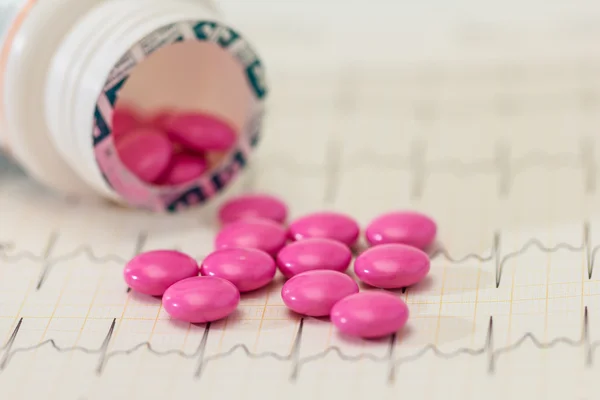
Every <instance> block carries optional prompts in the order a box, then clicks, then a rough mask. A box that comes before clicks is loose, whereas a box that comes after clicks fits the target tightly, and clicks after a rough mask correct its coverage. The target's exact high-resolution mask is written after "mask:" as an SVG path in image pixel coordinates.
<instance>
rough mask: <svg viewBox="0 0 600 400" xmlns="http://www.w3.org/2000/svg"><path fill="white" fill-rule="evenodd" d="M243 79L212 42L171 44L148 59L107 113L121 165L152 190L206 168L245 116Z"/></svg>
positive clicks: (232, 141) (220, 156) (218, 158)
mask: <svg viewBox="0 0 600 400" xmlns="http://www.w3.org/2000/svg"><path fill="white" fill-rule="evenodd" d="M207 60H209V62H207ZM245 79H246V78H245V74H244V71H243V69H242V66H241V65H240V64H239V63H238V62H237V61H236V60H235V59H234V58H233V57H232V56H231V54H229V53H227V52H225V51H223V49H221V48H220V47H219V46H218V45H217V44H215V43H211V42H198V41H187V42H179V43H175V44H173V45H171V46H168V47H164V48H162V49H159V50H157V51H156V52H154V53H153V54H151V55H150V56H149V57H148V58H147V59H145V60H144V61H142V62H141V63H140V64H139V65H137V66H136V67H135V68H134V69H133V70H132V72H131V74H130V76H129V79H128V80H127V82H126V83H125V84H124V85H123V87H122V89H121V91H120V92H119V98H118V99H117V101H116V103H115V108H114V110H113V117H112V129H113V136H114V142H115V149H116V151H117V155H118V156H119V158H120V160H121V162H122V163H123V164H124V166H125V167H126V168H128V169H129V172H131V173H132V174H134V175H136V176H137V177H138V178H139V179H140V180H142V181H144V182H146V183H148V184H154V185H158V186H170V185H180V184H185V183H189V182H191V181H193V180H194V179H196V178H199V177H201V176H202V175H203V174H205V173H208V172H209V171H211V170H214V169H215V168H216V167H218V165H219V164H220V163H222V162H223V160H224V157H225V155H226V154H227V153H228V152H229V151H230V150H232V149H233V148H234V146H235V145H236V143H237V142H238V140H239V138H240V132H241V131H242V129H243V128H244V124H245V122H246V121H247V120H248V119H249V118H250V116H251V115H250V114H251V112H250V111H251V105H252V94H251V92H250V89H249V88H248V85H246V83H245Z"/></svg>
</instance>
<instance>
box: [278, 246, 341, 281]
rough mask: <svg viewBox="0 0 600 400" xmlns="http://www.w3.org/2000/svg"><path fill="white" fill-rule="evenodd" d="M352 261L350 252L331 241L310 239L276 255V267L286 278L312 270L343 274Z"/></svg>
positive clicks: (286, 247) (286, 248) (284, 249)
mask: <svg viewBox="0 0 600 400" xmlns="http://www.w3.org/2000/svg"><path fill="white" fill-rule="evenodd" d="M351 261H352V252H351V251H350V249H349V248H348V246H346V245H345V244H343V243H340V242H338V241H337V240H333V239H323V238H311V239H304V240H300V241H298V242H294V243H291V244H289V245H287V246H285V247H284V248H283V249H282V250H281V251H280V252H279V254H277V266H278V267H279V270H280V271H281V273H282V274H283V276H285V277H286V278H291V277H292V276H294V275H297V274H301V273H303V272H306V271H313V270H320V269H326V270H332V271H339V272H344V271H346V269H348V266H349V265H350V262H351Z"/></svg>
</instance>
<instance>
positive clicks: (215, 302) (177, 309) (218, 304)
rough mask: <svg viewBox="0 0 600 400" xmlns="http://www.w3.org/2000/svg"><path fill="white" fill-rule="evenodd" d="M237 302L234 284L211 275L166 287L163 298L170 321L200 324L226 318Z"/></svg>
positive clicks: (238, 301) (185, 280)
mask: <svg viewBox="0 0 600 400" xmlns="http://www.w3.org/2000/svg"><path fill="white" fill-rule="evenodd" d="M239 303H240V292H239V291H238V290H237V288H236V287H235V285H234V284H233V283H231V282H229V281H227V280H225V279H221V278H217V277H214V276H195V277H193V278H187V279H184V280H182V281H179V282H177V283H175V284H173V285H172V286H171V287H169V288H168V289H167V290H166V291H165V294H164V296H163V298H162V304H163V307H164V308H165V311H166V312H167V313H168V314H169V315H170V316H171V317H173V318H175V319H178V320H181V321H185V322H190V323H192V324H201V323H205V322H212V321H217V320H219V319H222V318H225V317H227V316H228V315H230V314H231V313H233V312H234V311H235V309H236V308H237V306H238V304H239Z"/></svg>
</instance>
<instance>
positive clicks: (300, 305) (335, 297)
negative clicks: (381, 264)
mask: <svg viewBox="0 0 600 400" xmlns="http://www.w3.org/2000/svg"><path fill="white" fill-rule="evenodd" d="M355 293H358V285H357V284H356V282H354V280H353V279H352V278H350V277H349V276H348V275H346V274H343V273H341V272H337V271H327V270H321V271H309V272H304V273H302V274H299V275H296V276H294V277H293V278H292V279H290V280H289V281H287V282H286V283H285V284H284V285H283V288H282V289H281V298H282V299H283V302H284V303H285V305H286V306H287V307H288V308H289V309H290V310H292V311H294V312H297V313H298V314H304V315H308V316H310V317H324V316H327V315H329V313H330V312H331V308H332V307H333V305H334V304H336V303H337V302H338V301H340V300H342V299H343V298H345V297H347V296H350V295H352V294H355Z"/></svg>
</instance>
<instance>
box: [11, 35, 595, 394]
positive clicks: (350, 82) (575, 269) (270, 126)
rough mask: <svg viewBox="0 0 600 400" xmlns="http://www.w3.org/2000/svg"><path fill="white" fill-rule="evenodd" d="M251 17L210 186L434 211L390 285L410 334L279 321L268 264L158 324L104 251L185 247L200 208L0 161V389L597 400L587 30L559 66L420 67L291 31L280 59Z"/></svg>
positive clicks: (325, 204) (205, 242)
mask: <svg viewBox="0 0 600 400" xmlns="http://www.w3.org/2000/svg"><path fill="white" fill-rule="evenodd" d="M249 28H250V29H249V30H250V31H252V32H253V34H254V35H255V41H256V42H257V43H260V44H261V47H263V48H264V51H265V54H267V55H269V57H271V61H272V64H271V65H272V68H271V70H270V71H269V77H270V83H271V87H272V93H271V99H270V103H269V104H270V105H269V115H268V117H267V120H266V126H265V131H264V135H263V140H262V142H261V144H260V146H259V149H258V151H257V154H256V157H255V159H254V162H253V164H252V166H251V168H250V170H249V171H248V172H247V173H246V174H245V175H244V178H243V179H242V180H240V181H239V182H237V183H236V185H235V187H234V188H231V190H230V191H229V192H228V193H227V195H231V194H234V193H239V192H241V191H248V190H252V191H267V192H270V193H273V194H276V195H279V196H281V197H283V198H284V199H286V201H288V202H289V205H290V209H291V217H292V218H293V217H295V216H299V215H302V214H305V213H307V212H311V211H316V210H321V209H333V210H338V211H342V212H347V213H349V214H351V215H354V216H356V217H357V218H358V219H359V221H360V222H361V224H362V225H363V226H364V224H366V223H367V222H368V221H369V220H370V219H371V218H373V217H374V216H376V215H378V214H380V213H382V212H385V211H389V210H395V209H416V210H421V211H423V212H426V213H428V214H430V215H432V216H433V217H434V218H435V219H436V221H437V222H438V224H439V245H438V246H437V248H436V250H435V251H434V252H433V254H432V269H431V274H430V276H429V277H428V278H427V279H426V280H425V281H424V282H422V283H420V284H418V285H416V286H414V287H411V288H408V289H407V290H405V291H398V292H397V294H398V296H401V297H402V298H403V299H404V300H406V302H407V303H408V305H409V307H410V312H411V317H410V320H409V323H408V324H407V326H406V327H405V328H404V329H403V330H401V331H400V332H399V333H398V334H397V335H394V336H393V337H390V338H385V339H383V340H379V341H362V340H351V339H347V338H344V337H342V336H340V335H339V334H338V333H337V332H336V331H335V329H333V328H332V325H331V324H330V323H329V322H327V321H324V320H320V319H312V318H300V317H299V316H296V315H292V314H291V313H289V312H287V311H286V309H285V307H284V306H283V303H282V300H281V297H280V288H281V284H282V281H281V278H279V277H278V279H277V281H276V282H275V283H274V284H273V285H271V286H269V287H268V288H267V289H265V290H259V291H257V292H256V293H252V294H248V295H245V296H243V299H242V302H241V305H240V307H239V310H238V311H237V312H236V313H235V314H234V315H232V316H231V317H229V318H227V319H226V320H223V321H218V322H214V323H212V324H210V325H189V324H186V323H180V322H176V321H173V320H170V319H169V317H168V315H167V314H166V313H165V312H164V310H163V309H162V308H161V305H160V300H158V299H155V298H151V297H148V296H142V295H138V294H136V293H133V292H128V291H127V288H126V286H125V284H124V282H123V278H122V270H123V264H124V262H126V261H127V260H128V259H129V258H130V257H132V256H133V255H134V254H136V253H138V252H140V251H145V250H150V249H158V248H176V249H180V250H183V251H186V252H189V253H190V254H192V255H194V256H195V257H197V258H198V260H201V259H202V257H203V256H205V255H206V254H207V253H208V252H209V251H210V250H211V247H212V243H213V238H214V234H215V232H216V229H217V228H216V226H215V222H214V221H213V220H212V218H211V216H212V215H214V210H215V209H216V207H218V202H216V203H214V204H210V205H209V206H207V208H205V209H203V210H198V211H193V212H189V213H185V214H183V215H174V216H173V215H170V216H163V215H150V214H146V213H143V212H139V211H132V210H128V209H125V208H120V207H116V206H112V205H108V204H105V203H102V202H98V201H91V200H87V199H78V198H66V199H65V198H61V197H60V196H57V195H56V194H52V193H50V192H49V191H46V190H45V189H42V188H40V187H39V186H37V185H36V184H34V183H33V182H32V181H31V180H29V179H27V178H25V177H24V176H23V174H22V173H21V172H20V171H19V170H17V169H16V167H13V166H11V165H9V164H8V162H7V161H2V164H0V165H1V169H0V246H1V247H0V398H2V399H10V400H16V399H32V398H43V399H61V400H64V399H74V400H83V399H90V400H91V399H186V398H200V399H237V398H240V399H296V398H298V399H300V398H314V399H332V398H335V399H348V400H353V399H364V398H368V397H369V398H375V399H399V398H413V399H419V400H429V399H433V400H437V399H444V400H448V399H461V400H467V399H474V400H479V399H490V400H492V399H528V400H529V399H540V400H541V399H561V400H592V399H598V398H599V396H600V389H599V388H598V383H597V377H598V373H599V371H600V369H599V368H600V365H599V364H600V350H599V347H600V284H599V280H600V275H599V274H600V271H598V270H597V268H598V267H599V266H600V264H599V263H600V253H599V249H600V189H599V188H598V184H599V165H598V160H599V157H600V137H599V135H598V129H599V127H600V57H599V55H600V54H598V52H597V50H596V52H595V53H594V51H593V49H594V48H596V47H597V43H598V39H599V38H600V34H596V35H595V36H593V35H592V34H591V33H590V34H589V35H590V36H589V38H590V40H589V41H588V42H586V43H587V44H588V45H589V47H588V50H585V49H583V50H581V51H580V54H579V55H571V56H569V57H565V58H564V59H550V58H544V57H542V56H540V58H539V59H536V57H537V56H538V54H537V53H535V52H532V53H528V55H530V56H531V57H529V58H523V57H521V58H520V62H515V61H514V60H512V61H511V60H510V59H509V58H507V59H506V60H505V61H504V62H501V61H497V62H496V61H495V62H489V63H487V64H485V65H483V64H476V63H469V62H465V63H464V64H461V65H458V64H452V65H451V63H448V64H442V63H439V64H434V65H430V67H418V66H417V65H414V66H413V65H411V64H407V63H402V62H398V63H396V64H394V63H393V60H391V59H389V58H388V59H387V61H386V62H383V61H382V60H383V59H384V58H385V57H384V56H381V58H377V57H376V54H375V50H374V49H373V48H370V49H367V50H365V51H366V52H367V53H365V54H369V56H365V57H363V61H362V62H360V63H353V62H346V61H348V59H344V57H347V56H349V55H348V54H340V53H335V52H333V53H332V54H331V57H325V56H324V53H326V52H325V50H324V49H325V48H326V47H327V46H325V45H323V47H320V48H314V49H312V50H311V46H313V45H314V44H315V43H316V42H315V43H313V42H310V43H309V41H310V40H309V39H307V42H306V43H304V47H298V48H297V49H292V50H290V48H286V50H285V51H284V50H282V43H286V40H288V39H287V37H286V33H285V32H283V33H282V34H281V35H280V36H279V37H274V36H273V35H272V34H270V33H269V30H268V29H267V28H265V27H260V28H259V27H255V28H254V29H253V30H252V27H251V26H249ZM322 33H323V32H322ZM328 38H330V37H329V36H324V34H323V36H321V41H320V43H321V44H323V43H324V42H326V41H327V40H329V39H328ZM579 38H580V37H579ZM591 39H594V40H591ZM331 40H332V41H333V39H331ZM573 42H577V43H579V44H581V41H580V40H579V39H573ZM289 43H290V44H289V46H296V45H298V46H300V45H299V44H298V43H296V42H294V41H293V38H292V37H291V36H290V39H289ZM496 44H497V43H496ZM513 44H514V43H513ZM582 46H583V45H582ZM497 47H502V46H500V45H498V46H497ZM569 49H572V47H569ZM296 50H297V51H296ZM496 50H497V49H496ZM311 51H313V52H314V53H315V54H317V53H319V52H320V51H322V52H323V54H320V55H319V57H316V56H315V58H314V59H313V60H312V61H311V62H313V61H314V62H313V63H312V64H310V63H309V61H308V60H306V59H305V57H304V55H305V54H309V53H310V52H311ZM278 54H279V58H277V55H278ZM294 54H295V58H294ZM355 56H356V55H355ZM388 56H389V54H388ZM358 58H360V57H358V56H356V57H354V58H353V60H354V61H356V59H358ZM302 60H304V61H303V63H302ZM536 60H537V61H536ZM221 201H222V200H221Z"/></svg>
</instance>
